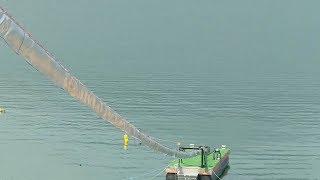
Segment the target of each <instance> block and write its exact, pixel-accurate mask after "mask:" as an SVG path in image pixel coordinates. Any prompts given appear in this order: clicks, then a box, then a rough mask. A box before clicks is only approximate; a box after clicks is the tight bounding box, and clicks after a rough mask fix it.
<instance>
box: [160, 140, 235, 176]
mask: <svg viewBox="0 0 320 180" xmlns="http://www.w3.org/2000/svg"><path fill="white" fill-rule="evenodd" d="M179 150H180V151H190V150H201V154H200V155H198V156H195V157H191V158H184V159H176V160H174V161H172V162H171V163H170V164H169V166H168V168H167V169H166V180H216V179H220V178H221V177H222V176H223V175H224V174H225V173H226V172H227V170H228V169H229V155H230V149H229V148H227V147H226V146H225V145H222V146H221V147H220V148H216V149H214V150H213V151H211V150H210V148H209V147H207V146H199V147H193V146H192V145H191V146H190V147H180V148H179Z"/></svg>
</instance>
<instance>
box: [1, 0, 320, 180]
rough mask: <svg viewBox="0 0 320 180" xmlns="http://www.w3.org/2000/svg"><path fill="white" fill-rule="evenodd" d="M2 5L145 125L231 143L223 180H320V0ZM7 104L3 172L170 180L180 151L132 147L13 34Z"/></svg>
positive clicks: (5, 63)
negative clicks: (32, 60)
mask: <svg viewBox="0 0 320 180" xmlns="http://www.w3.org/2000/svg"><path fill="white" fill-rule="evenodd" d="M0 4H1V5H2V6H4V7H6V8H7V9H9V11H10V12H11V14H14V15H15V16H16V19H17V20H18V21H20V22H22V24H24V25H25V27H26V28H27V29H28V30H29V31H30V32H32V34H33V35H34V36H35V37H36V39H39V40H40V41H41V42H42V43H43V44H44V45H45V46H46V47H47V48H48V49H50V50H51V51H52V52H53V53H54V54H55V56H56V57H57V58H58V59H61V61H62V62H63V64H65V65H66V67H68V68H69V69H70V70H71V71H72V72H73V73H74V74H75V75H76V76H77V77H79V78H80V79H81V80H82V81H83V82H84V83H85V84H86V85H87V86H88V87H89V88H90V89H92V90H93V91H94V92H95V93H96V94H97V95H98V96H100V97H101V98H102V99H104V100H105V101H106V102H107V103H109V104H110V105H111V106H112V107H113V108H114V109H115V110H117V111H118V112H119V113H120V114H122V115H123V116H125V117H127V119H129V120H130V121H131V122H132V123H134V124H135V125H136V126H138V127H139V128H141V129H142V130H144V131H145V132H147V133H149V134H151V135H154V136H155V137H159V138H161V139H167V140H168V141H164V143H166V144H168V145H172V146H174V143H175V142H178V141H179V142H184V143H198V144H207V145H212V146H215V145H220V144H227V145H228V146H230V147H231V149H232V155H231V161H230V165H231V169H230V170H229V172H228V175H227V176H226V177H225V178H224V179H230V180H233V179H318V178H320V172H319V168H320V145H319V141H320V131H319V128H320V122H319V119H320V81H319V80H320V70H319V67H320V53H319V52H320V51H319V47H320V41H319V39H320V37H319V36H320V35H319V31H320V24H319V18H318V17H319V11H318V7H319V5H320V3H319V2H318V1H313V0H310V1H298V0H282V1H276V0H269V1H254V0H244V1H206V0H204V1H200V2H198V1H189V0H185V1H179V0H178V1H168V0H164V1H158V2H155V1H146V0H137V1H131V0H120V1H119V0H108V1H89V0H86V1H85V0H80V1H71V0H68V1H47V0H46V1H44V0H34V1H32V2H27V1H22V2H20V1H14V0H9V1H8V0H0ZM0 105H1V106H5V107H6V109H7V113H6V114H3V115H1V116H0V169H1V175H0V178H1V179H14V180H37V179H39V180H40V179H52V180H53V179H54V180H56V179H59V180H69V179H77V180H88V179H92V180H101V179H152V178H151V176H152V177H153V176H154V177H153V178H154V179H159V180H161V179H164V175H163V173H160V171H161V170H162V169H163V168H164V167H165V166H166V165H167V163H168V161H170V160H171V159H172V158H171V157H166V156H163V155H161V154H157V153H154V152H153V151H151V150H149V149H147V148H145V147H141V146H138V145H136V144H135V143H134V142H133V141H131V142H132V143H131V144H130V146H129V150H128V151H125V150H123V149H122V133H121V132H120V131H119V130H118V129H116V128H114V127H113V126H112V125H110V124H108V123H106V122H104V121H103V120H101V119H100V118H98V117H97V116H96V115H95V114H94V113H93V112H91V111H90V110H89V109H88V108H86V107H85V106H83V105H81V104H79V103H78V102H76V101H75V100H74V99H72V98H71V97H69V96H68V95H66V94H65V93H64V91H63V90H61V89H59V88H56V87H55V86H54V84H53V83H51V82H50V81H48V80H47V79H46V78H45V77H43V76H42V75H40V74H39V72H37V71H36V70H34V69H33V68H32V67H31V66H30V65H28V64H27V63H25V62H24V61H23V60H22V59H21V58H20V57H18V56H17V55H15V54H14V53H12V52H11V50H9V48H8V47H6V45H5V43H3V42H1V43H0ZM150 171H153V172H150ZM146 173H149V174H151V175H145V174H146ZM159 173H160V174H159ZM157 174H158V175H157ZM156 175H157V176H156Z"/></svg>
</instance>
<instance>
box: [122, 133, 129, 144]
mask: <svg viewBox="0 0 320 180" xmlns="http://www.w3.org/2000/svg"><path fill="white" fill-rule="evenodd" d="M123 145H124V146H128V145H129V136H128V135H127V134H124V135H123Z"/></svg>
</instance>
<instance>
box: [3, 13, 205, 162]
mask: <svg viewBox="0 0 320 180" xmlns="http://www.w3.org/2000/svg"><path fill="white" fill-rule="evenodd" d="M0 36H1V37H2V38H3V39H4V40H5V42H6V43H7V44H8V46H9V47H10V48H11V49H12V50H13V51H14V52H15V53H17V54H18V55H20V56H22V57H23V58H24V59H25V60H26V61H27V62H28V63H29V64H31V65H32V66H33V67H34V68H35V69H37V70H38V71H40V72H41V73H42V74H44V75H45V76H46V77H47V78H49V79H50V80H52V81H53V82H54V83H55V84H56V85H57V86H58V87H61V88H63V89H64V90H65V91H66V92H67V93H69V94H70V95H71V96H72V97H74V98H75V99H77V100H78V101H80V102H81V103H83V104H85V105H87V106H88V107H90V108H91V109H92V110H93V111H95V112H96V113H97V115H99V116H100V117H101V118H103V119H105V120H106V121H108V122H110V123H111V124H113V125H114V126H115V127H117V128H119V129H121V130H122V131H124V132H125V133H127V134H128V135H129V136H133V137H135V138H137V139H139V140H140V141H141V142H142V144H144V145H146V146H148V147H150V148H151V149H153V150H155V151H157V152H161V153H164V154H167V155H169V156H174V157H178V158H187V157H193V156H196V155H198V154H200V153H201V150H197V151H191V152H182V151H178V150H175V149H171V148H169V147H167V146H165V145H162V144H160V143H159V142H157V141H156V140H155V139H154V138H152V137H150V136H148V135H146V134H144V133H143V132H141V131H140V130H139V129H137V128H136V127H135V126H134V125H132V124H131V123H129V122H128V121H127V120H126V119H124V118H123V117H121V116H120V115H119V114H118V113H116V112H115V111H114V110H112V109H111V108H110V107H109V106H108V105H107V104H105V103H104V102H103V101H102V100H101V99H100V98H99V97H97V96H96V95H95V94H94V93H92V92H91V91H90V90H89V89H88V88H87V87H86V86H85V85H84V84H82V83H81V82H80V81H79V80H78V79H77V78H76V77H74V76H73V75H72V74H71V73H70V72H69V71H67V70H66V69H65V68H64V67H63V66H62V65H61V64H60V63H58V62H57V61H55V59H54V57H53V56H52V55H51V54H50V53H49V52H48V51H47V50H46V49H45V48H43V46H42V45H41V44H40V43H38V42H37V41H35V40H34V39H33V38H32V36H31V35H30V34H29V33H28V32H27V31H25V30H24V29H23V28H22V26H20V25H19V24H18V23H17V22H16V21H15V19H14V18H13V17H12V16H10V15H9V14H8V13H7V12H6V11H5V10H4V9H3V8H1V7H0Z"/></svg>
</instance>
